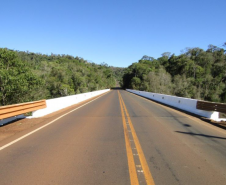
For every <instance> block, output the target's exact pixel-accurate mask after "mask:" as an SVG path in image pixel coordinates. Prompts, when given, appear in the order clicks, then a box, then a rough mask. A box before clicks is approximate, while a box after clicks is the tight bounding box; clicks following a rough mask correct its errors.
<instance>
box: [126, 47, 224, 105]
mask: <svg viewBox="0 0 226 185" xmlns="http://www.w3.org/2000/svg"><path fill="white" fill-rule="evenodd" d="M225 46H226V43H225V44H224V47H225ZM122 87H123V88H131V89H138V90H143V91H149V92H155V93H162V94H171V95H176V96H181V97H188V98H195V99H203V100H207V101H214V102H226V53H225V50H224V49H223V48H219V47H216V46H213V45H209V47H208V49H207V50H206V51H204V50H202V49H200V48H188V49H186V51H185V52H184V53H183V54H181V55H179V56H175V55H174V54H172V55H171V54H170V53H168V52H167V53H163V54H162V57H160V58H158V59H154V58H152V57H149V56H146V55H145V56H143V57H142V59H141V60H139V62H138V63H133V64H132V65H131V66H129V67H128V68H127V69H126V71H125V74H124V76H123V83H122Z"/></svg>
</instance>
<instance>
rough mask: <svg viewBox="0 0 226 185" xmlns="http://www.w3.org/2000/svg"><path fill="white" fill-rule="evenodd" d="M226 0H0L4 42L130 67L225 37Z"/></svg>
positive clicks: (0, 38)
mask: <svg viewBox="0 0 226 185" xmlns="http://www.w3.org/2000/svg"><path fill="white" fill-rule="evenodd" d="M225 7H226V1H225V0H170V1H169V0H79V1H78V0H64V1H59V0H7V1H6V0H1V3H0V17H1V22H0V47H7V48H10V49H14V50H20V51H27V50H28V51H31V52H39V53H43V54H51V53H54V54H69V55H73V56H79V57H83V58H84V59H86V60H90V61H92V62H95V63H98V64H100V63H102V62H105V63H107V64H108V65H111V66H118V67H127V66H129V65H130V64H132V63H133V62H137V61H138V60H139V59H140V58H142V56H143V55H148V56H152V57H154V58H158V57H160V56H161V54H162V53H164V52H171V53H175V54H176V55H179V54H180V53H181V50H183V49H185V48H186V47H200V48H203V49H205V50H206V49H207V47H208V45H209V44H213V45H216V46H219V47H221V46H222V44H223V43H224V42H226V13H225Z"/></svg>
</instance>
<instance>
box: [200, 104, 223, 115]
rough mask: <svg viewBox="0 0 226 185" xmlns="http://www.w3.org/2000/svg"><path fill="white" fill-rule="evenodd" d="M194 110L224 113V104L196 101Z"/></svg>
mask: <svg viewBox="0 0 226 185" xmlns="http://www.w3.org/2000/svg"><path fill="white" fill-rule="evenodd" d="M196 108H197V109H200V110H206V111H216V112H221V113H226V104H225V103H214V102H207V101H197V105H196Z"/></svg>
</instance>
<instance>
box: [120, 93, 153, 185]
mask: <svg viewBox="0 0 226 185" xmlns="http://www.w3.org/2000/svg"><path fill="white" fill-rule="evenodd" d="M118 94H119V98H120V106H121V110H122V107H124V109H125V113H126V116H127V119H128V122H129V125H130V129H131V132H132V136H133V140H134V143H135V146H136V149H137V152H138V155H139V159H140V163H141V166H142V168H143V171H144V176H145V180H146V183H147V184H148V185H154V184H155V182H154V180H153V177H152V175H151V172H150V170H149V167H148V164H147V161H146V158H145V156H144V153H143V150H142V148H141V145H140V142H139V139H138V137H137V134H136V132H135V129H134V127H133V124H132V121H131V119H130V116H129V113H128V111H127V108H126V106H125V103H124V101H123V99H122V96H121V95H120V93H119V92H118ZM121 104H122V105H121ZM122 112H123V111H122ZM123 116H124V112H123Z"/></svg>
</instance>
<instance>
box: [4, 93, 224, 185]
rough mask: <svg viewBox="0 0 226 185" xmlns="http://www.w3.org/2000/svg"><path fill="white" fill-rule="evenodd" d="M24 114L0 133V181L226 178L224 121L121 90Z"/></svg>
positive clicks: (217, 181)
mask: <svg viewBox="0 0 226 185" xmlns="http://www.w3.org/2000/svg"><path fill="white" fill-rule="evenodd" d="M32 120H36V122H38V124H36V125H35V126H33V127H30V128H28V129H26V130H23V131H21V132H18V133H15V134H14V135H11V136H10V137H7V138H5V139H3V140H1V141H0V184H7V185H9V184H17V185H20V184H73V185H77V184H78V185H79V184H82V185H83V184H84V185H90V184H95V185H96V184H97V185H98V184H104V185H106V184H107V185H108V184H109V185H110V184H116V185H120V184H122V185H127V184H128V185H129V184H140V185H143V184H152V185H153V184H156V185H164V184H166V185H169V184H173V185H174V184H192V185H194V184H198V185H202V184H203V185H206V184H214V185H224V184H226V130H225V129H222V128H219V127H216V126H215V125H214V123H212V124H210V123H208V122H206V121H205V120H203V119H200V117H198V116H194V115H193V114H188V113H187V112H182V111H180V110H177V109H174V108H173V107H169V106H165V105H163V104H160V103H157V102H155V101H151V100H148V99H146V98H144V97H141V96H138V95H136V94H133V93H130V92H127V91H125V90H121V89H113V90H111V91H108V92H106V93H104V94H101V95H98V96H96V97H92V98H91V99H88V100H85V101H83V102H80V103H78V104H75V105H72V106H70V107H67V108H64V109H62V110H60V111H57V112H53V113H51V114H48V115H46V116H43V117H40V118H33V119H30V120H28V119H27V121H28V122H29V121H30V122H32ZM7 126H8V125H6V126H4V127H5V128H6V127H7ZM2 128H3V127H2Z"/></svg>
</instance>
